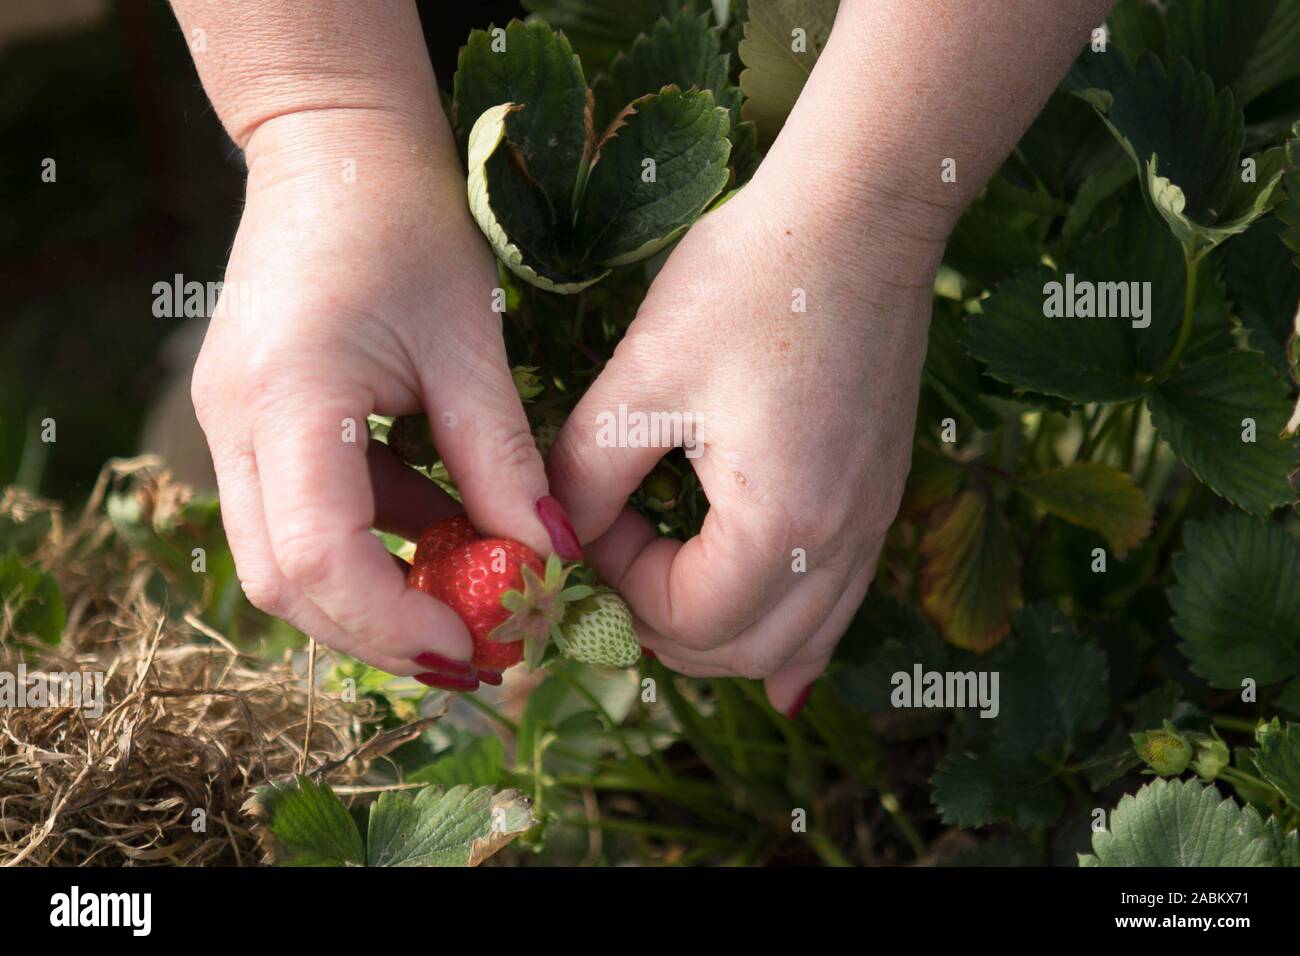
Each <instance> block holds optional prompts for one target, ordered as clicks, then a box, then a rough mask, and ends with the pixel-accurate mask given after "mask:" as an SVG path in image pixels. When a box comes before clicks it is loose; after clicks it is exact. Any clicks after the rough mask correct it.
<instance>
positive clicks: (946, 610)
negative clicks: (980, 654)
mask: <svg viewBox="0 0 1300 956" xmlns="http://www.w3.org/2000/svg"><path fill="white" fill-rule="evenodd" d="M920 548H921V553H922V555H924V558H925V564H924V565H923V567H922V568H921V576H920V591H921V604H922V607H923V608H924V609H925V612H926V614H927V615H929V617H930V619H931V620H933V621H934V622H935V623H936V624H937V625H938V627H939V629H940V630H941V631H942V632H943V634H944V636H945V637H946V638H947V639H948V641H949V642H950V643H952V644H955V645H957V646H958V647H963V648H967V649H968V650H977V651H982V650H987V649H988V648H990V647H993V646H994V645H995V644H997V643H998V642H999V641H1001V640H1002V638H1003V637H1005V636H1006V633H1007V631H1008V630H1009V629H1010V627H1011V621H1010V616H1011V612H1012V611H1013V610H1014V609H1015V608H1017V607H1019V606H1020V601H1021V596H1020V555H1019V554H1018V553H1017V552H1016V549H1015V545H1014V542H1013V541H1012V540H1011V534H1010V532H1009V531H1008V530H1007V526H1006V523H1005V521H1004V520H1003V518H1002V515H1001V513H1000V512H998V510H997V509H996V507H995V506H994V505H993V503H992V501H991V500H990V498H989V496H988V495H987V494H986V493H985V492H983V491H977V490H968V491H964V492H962V493H961V495H959V496H958V497H957V498H956V499H955V500H954V501H953V502H952V503H951V505H949V506H948V507H947V508H945V509H944V510H943V511H942V512H940V513H939V514H937V515H936V516H935V519H934V521H933V523H932V524H931V526H930V529H929V531H927V532H926V534H925V537H924V538H922V539H921V545H920Z"/></svg>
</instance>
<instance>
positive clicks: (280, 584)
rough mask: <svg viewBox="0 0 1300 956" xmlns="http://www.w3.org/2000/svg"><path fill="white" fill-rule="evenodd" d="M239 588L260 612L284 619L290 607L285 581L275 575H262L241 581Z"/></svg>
mask: <svg viewBox="0 0 1300 956" xmlns="http://www.w3.org/2000/svg"><path fill="white" fill-rule="evenodd" d="M239 586H240V587H241V588H242V589H243V591H244V597H245V598H247V599H248V603H249V604H251V605H253V607H255V608H257V609H258V610H259V611H263V612H265V613H267V614H270V615H272V616H274V617H282V616H283V614H284V612H285V609H286V608H287V606H288V601H287V589H286V588H285V585H284V581H283V579H281V578H279V577H276V576H274V575H261V576H257V577H250V578H248V579H247V580H244V579H241V580H240V582H239Z"/></svg>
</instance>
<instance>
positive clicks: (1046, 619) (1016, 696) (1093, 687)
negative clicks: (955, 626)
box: [989, 606, 1109, 754]
mask: <svg viewBox="0 0 1300 956" xmlns="http://www.w3.org/2000/svg"><path fill="white" fill-rule="evenodd" d="M1013 627H1014V633H1015V636H1014V637H1013V638H1012V639H1011V640H1009V641H1007V642H1006V643H1005V644H1004V645H1003V646H1002V647H1001V648H999V650H998V652H997V654H996V657H995V658H994V659H993V660H992V661H990V662H989V667H990V668H991V669H994V670H997V671H998V672H999V673H1000V674H1001V678H1000V690H999V698H1000V701H1001V712H1000V713H999V715H998V718H997V721H996V724H997V729H996V742H997V747H998V748H1000V749H1005V750H1007V751H1009V752H1012V753H1016V754H1029V753H1036V752H1039V751H1052V752H1056V751H1058V750H1060V751H1065V752H1069V751H1071V750H1073V747H1074V745H1075V744H1076V743H1078V741H1079V739H1080V738H1081V737H1082V736H1083V735H1084V734H1086V733H1088V732H1089V731H1092V730H1095V729H1096V728H1097V727H1098V726H1099V725H1100V724H1101V722H1102V721H1103V720H1104V719H1105V717H1106V711H1107V709H1108V706H1109V692H1108V690H1107V673H1106V655H1105V654H1104V653H1102V651H1101V650H1100V649H1099V648H1097V647H1096V646H1094V645H1093V644H1092V643H1091V642H1090V641H1087V640H1085V639H1083V638H1081V637H1080V636H1079V635H1078V633H1077V632H1076V631H1075V629H1074V627H1073V625H1071V624H1070V622H1069V621H1067V620H1066V619H1065V618H1064V617H1063V616H1062V615H1061V614H1060V613H1059V612H1058V611H1056V610H1054V609H1052V608H1049V607H1045V606H1036V607H1029V608H1025V609H1023V610H1021V611H1020V612H1019V613H1017V614H1016V616H1015V621H1014V625H1013Z"/></svg>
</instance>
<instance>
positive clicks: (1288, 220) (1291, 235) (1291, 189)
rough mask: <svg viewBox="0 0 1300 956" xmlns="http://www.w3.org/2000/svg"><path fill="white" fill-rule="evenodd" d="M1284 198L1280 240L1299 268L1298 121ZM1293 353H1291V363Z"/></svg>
mask: <svg viewBox="0 0 1300 956" xmlns="http://www.w3.org/2000/svg"><path fill="white" fill-rule="evenodd" d="M1283 184H1284V186H1285V188H1286V198H1285V199H1284V200H1283V201H1282V203H1281V204H1280V205H1279V206H1278V210H1277V217H1278V218H1279V219H1281V220H1282V222H1283V224H1284V225H1285V226H1286V228H1285V229H1283V230H1282V242H1283V243H1284V244H1285V245H1286V246H1287V248H1289V249H1290V250H1291V251H1292V252H1295V253H1297V255H1296V257H1295V260H1294V261H1295V265H1296V268H1300V122H1297V123H1296V124H1295V125H1294V126H1292V127H1291V138H1290V139H1288V140H1287V144H1286V170H1285V172H1284V173H1283ZM1294 362H1295V354H1294V353H1292V363H1293V364H1294Z"/></svg>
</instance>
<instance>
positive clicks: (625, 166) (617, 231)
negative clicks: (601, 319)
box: [576, 87, 731, 266]
mask: <svg viewBox="0 0 1300 956" xmlns="http://www.w3.org/2000/svg"><path fill="white" fill-rule="evenodd" d="M727 128H728V119H727V111H726V110H724V109H722V108H721V107H719V106H717V105H716V104H715V102H714V99H713V94H712V93H709V92H707V91H697V92H687V93H683V92H681V91H679V90H677V89H675V88H673V87H669V88H667V89H665V90H664V91H663V92H661V93H655V94H652V95H650V96H645V97H642V98H641V99H639V100H636V101H634V102H633V103H631V104H630V105H629V106H628V107H627V109H626V110H625V111H624V113H623V114H622V115H621V117H620V118H619V120H618V121H616V122H615V123H614V124H613V125H612V126H611V128H610V130H609V131H608V132H606V133H605V136H604V137H603V138H602V140H601V142H600V143H599V144H598V145H597V147H596V154H595V157H594V158H593V160H592V164H591V173H590V176H589V177H588V179H587V185H586V192H585V194H584V196H583V200H582V212H581V213H580V215H579V217H578V230H577V237H576V242H577V247H578V249H579V250H581V255H582V258H583V259H584V260H585V261H590V262H599V263H601V264H602V265H606V266H617V265H626V264H627V263H630V262H637V261H639V260H641V259H644V258H646V257H647V256H650V255H653V254H654V253H655V252H657V251H658V250H659V249H662V248H663V247H664V246H666V245H667V244H668V243H669V242H671V241H672V240H673V239H675V238H676V237H677V236H679V235H680V234H681V233H682V232H684V231H685V230H686V228H687V227H688V226H690V224H691V223H692V222H694V221H695V219H696V218H697V217H698V216H699V215H700V214H701V213H703V212H704V210H705V209H707V208H708V206H709V203H711V202H712V201H713V200H714V198H716V197H717V195H718V194H719V193H720V192H722V188H723V187H724V186H726V184H727V177H728V173H727V156H728V154H729V153H730V151H731V145H730V143H729V142H728V140H727ZM650 160H653V163H654V165H653V166H652V167H650V166H648V161H650ZM651 173H652V174H653V175H650V174H651ZM647 180H649V181H647Z"/></svg>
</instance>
